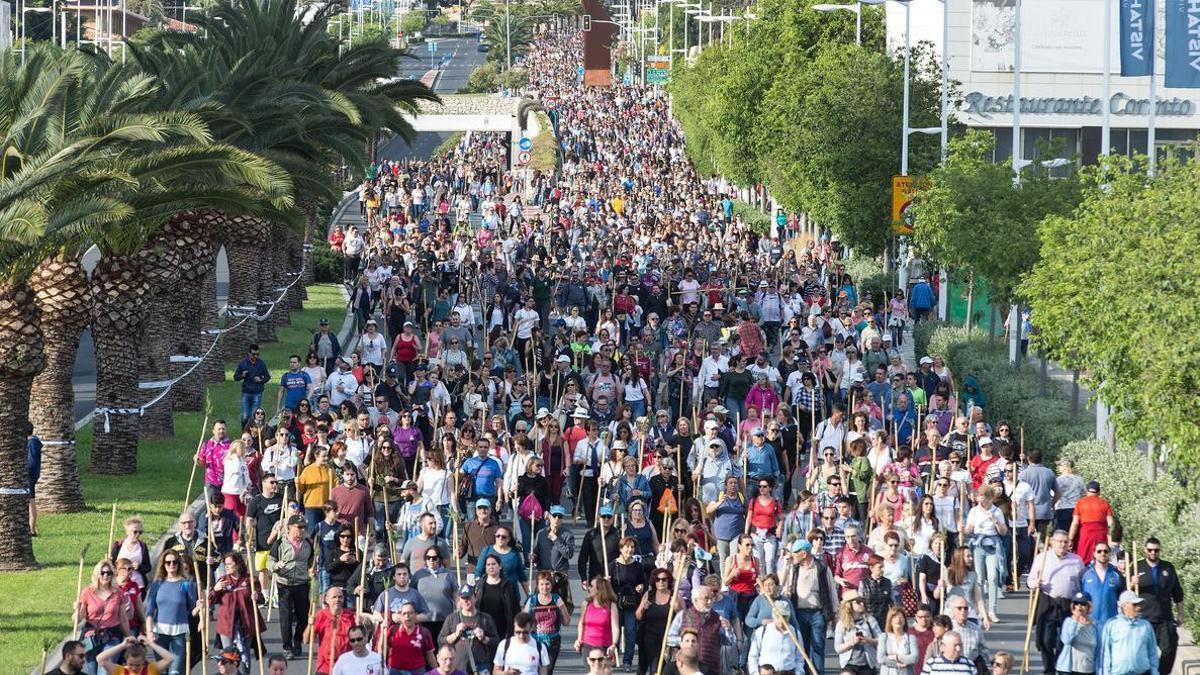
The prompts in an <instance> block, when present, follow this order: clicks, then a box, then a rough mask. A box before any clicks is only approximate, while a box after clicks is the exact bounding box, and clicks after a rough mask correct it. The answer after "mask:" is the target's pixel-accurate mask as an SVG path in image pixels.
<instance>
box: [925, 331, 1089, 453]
mask: <svg viewBox="0 0 1200 675" xmlns="http://www.w3.org/2000/svg"><path fill="white" fill-rule="evenodd" d="M913 353H914V354H917V355H926V354H928V355H930V356H933V355H939V354H940V355H941V356H942V357H943V358H944V359H945V360H946V365H948V366H950V370H951V372H953V373H954V379H955V382H956V383H957V385H958V386H959V387H961V386H962V383H963V380H964V379H965V378H966V377H967V376H968V375H974V376H975V380H976V381H977V382H978V383H979V387H980V389H981V390H982V391H983V393H984V395H985V396H986V397H987V405H985V406H984V412H985V414H986V416H987V419H988V420H991V421H995V420H999V419H1005V420H1008V421H1009V423H1011V424H1012V425H1013V426H1014V427H1015V428H1018V429H1019V428H1022V427H1023V428H1024V429H1025V447H1026V448H1039V449H1041V450H1042V451H1043V452H1044V453H1046V456H1047V457H1049V458H1053V457H1056V456H1057V454H1058V452H1059V451H1060V450H1061V449H1062V448H1063V446H1065V445H1067V444H1068V443H1071V442H1074V441H1079V440H1082V439H1086V438H1088V437H1089V436H1091V435H1092V432H1093V429H1094V427H1093V425H1092V424H1091V423H1089V422H1087V421H1086V419H1085V418H1086V415H1080V416H1079V418H1078V419H1075V420H1072V419H1071V402H1070V400H1069V399H1068V398H1067V397H1066V395H1065V394H1064V393H1063V392H1062V390H1061V389H1059V388H1058V386H1057V385H1055V384H1049V385H1048V386H1047V387H1046V395H1044V396H1043V395H1041V394H1040V393H1039V392H1040V391H1041V389H1042V379H1041V373H1040V372H1038V369H1037V368H1035V367H1034V366H1033V365H1032V364H1030V363H1029V362H1027V361H1026V362H1023V363H1022V364H1021V367H1020V368H1019V369H1015V370H1014V369H1013V367H1012V366H1011V365H1009V363H1008V347H1007V345H1006V344H1004V343H1003V342H1001V341H997V342H996V343H995V344H989V341H988V336H987V333H984V332H983V331H981V330H978V329H972V330H970V331H967V329H966V328H962V327H958V326H950V325H947V324H944V323H940V322H926V323H922V324H920V325H918V326H916V327H915V328H914V329H913Z"/></svg>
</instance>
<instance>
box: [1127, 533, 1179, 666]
mask: <svg viewBox="0 0 1200 675" xmlns="http://www.w3.org/2000/svg"><path fill="white" fill-rule="evenodd" d="M1142 550H1143V552H1144V553H1145V556H1146V557H1145V558H1144V559H1143V560H1139V561H1138V563H1137V567H1136V569H1134V571H1133V574H1132V577H1133V578H1134V579H1136V581H1135V582H1134V588H1135V589H1137V591H1136V592H1137V593H1138V595H1139V596H1140V597H1141V598H1142V600H1144V601H1145V604H1144V606H1143V607H1142V616H1144V617H1145V620H1146V621H1149V622H1150V625H1151V627H1153V628H1154V638H1155V641H1156V642H1157V643H1158V648H1159V650H1160V651H1161V652H1162V654H1161V656H1160V657H1159V672H1160V673H1162V675H1167V673H1170V672H1171V670H1172V669H1173V668H1174V666H1175V654H1176V652H1177V651H1178V649H1179V633H1178V632H1177V627H1178V626H1179V625H1181V624H1182V623H1183V597H1184V596H1183V586H1182V585H1181V584H1180V582H1179V574H1178V573H1177V572H1176V571H1175V566H1174V565H1172V564H1171V563H1169V562H1167V561H1166V560H1163V559H1162V543H1160V542H1159V540H1158V539H1157V538H1156V537H1148V538H1147V539H1146V544H1145V547H1144V548H1143V549H1142ZM1122 597H1124V594H1122ZM1119 604H1120V603H1119V602H1118V605H1119Z"/></svg>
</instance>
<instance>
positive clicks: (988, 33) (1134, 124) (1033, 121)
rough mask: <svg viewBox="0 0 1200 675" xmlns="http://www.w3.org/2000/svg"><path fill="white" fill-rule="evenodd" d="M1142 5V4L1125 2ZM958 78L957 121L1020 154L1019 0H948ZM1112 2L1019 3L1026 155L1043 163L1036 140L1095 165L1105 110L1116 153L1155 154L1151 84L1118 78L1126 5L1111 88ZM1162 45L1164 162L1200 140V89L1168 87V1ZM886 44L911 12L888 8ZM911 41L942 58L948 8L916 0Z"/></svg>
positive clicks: (1002, 155)
mask: <svg viewBox="0 0 1200 675" xmlns="http://www.w3.org/2000/svg"><path fill="white" fill-rule="evenodd" d="M1124 1H1125V2H1133V3H1137V2H1139V1H1140V0H1124ZM947 2H948V3H949V7H948V16H949V41H948V44H949V63H950V78H951V79H952V80H955V81H957V82H958V83H960V84H959V94H960V101H959V105H958V106H957V109H956V110H955V116H956V119H957V120H958V121H959V122H960V123H963V124H965V125H966V126H968V127H973V128H980V129H988V130H990V131H992V133H993V134H995V136H996V141H997V143H996V157H995V159H996V160H997V161H1003V160H1006V159H1008V158H1010V157H1011V155H1012V134H1013V130H1012V123H1013V120H1012V111H1013V106H1014V102H1013V97H1012V93H1013V67H1014V50H1013V45H1014V42H1015V32H1016V30H1015V29H1016V22H1015V19H1016V11H1015V7H1016V3H1015V0H947ZM1105 2H1106V0H1025V1H1024V2H1022V4H1021V25H1020V32H1021V35H1020V39H1021V54H1020V57H1021V59H1020V60H1021V76H1020V77H1021V83H1020V84H1021V109H1020V110H1021V148H1022V151H1021V156H1022V157H1023V158H1025V159H1041V158H1039V157H1037V156H1036V154H1037V146H1038V141H1039V140H1041V141H1051V140H1054V141H1061V142H1062V143H1064V144H1065V152H1066V154H1068V155H1071V156H1077V157H1079V158H1080V159H1081V160H1082V161H1083V162H1084V163H1091V162H1094V161H1095V160H1096V157H1097V156H1098V155H1099V154H1100V152H1101V128H1102V125H1103V117H1104V110H1105V108H1107V109H1108V110H1109V112H1110V115H1111V118H1110V119H1111V121H1110V129H1111V146H1112V151H1113V152H1114V153H1126V154H1128V153H1132V152H1140V153H1143V154H1145V153H1146V152H1147V150H1148V148H1147V139H1148V133H1147V129H1148V125H1149V111H1150V100H1149V95H1150V79H1149V78H1148V77H1142V78H1126V77H1120V70H1121V64H1120V55H1119V52H1118V43H1119V40H1118V30H1119V28H1118V16H1119V8H1118V5H1119V3H1120V2H1122V0H1107V2H1110V3H1111V22H1110V30H1111V34H1110V37H1111V39H1110V40H1109V41H1108V43H1109V47H1110V64H1111V65H1110V67H1111V72H1112V73H1113V75H1112V77H1111V79H1110V85H1109V90H1108V92H1107V95H1106V94H1105V88H1104V80H1105V78H1104V48H1105V35H1104V34H1105ZM1156 4H1157V6H1158V8H1159V16H1158V17H1157V20H1156V21H1155V25H1156V26H1158V39H1157V40H1155V44H1156V49H1155V50H1154V51H1155V63H1156V65H1155V72H1156V75H1155V77H1156V78H1157V92H1156V97H1155V98H1156V99H1157V110H1156V121H1155V147H1156V149H1157V151H1158V153H1159V156H1160V157H1162V156H1163V155H1164V154H1166V153H1170V152H1186V146H1187V144H1188V143H1190V142H1191V141H1192V140H1194V139H1195V138H1196V136H1197V134H1198V133H1200V89H1168V88H1167V87H1166V86H1165V85H1164V83H1163V76H1162V73H1163V58H1162V50H1163V32H1162V30H1163V29H1162V27H1163V25H1164V23H1163V19H1162V7H1163V3H1162V2H1159V3H1156ZM886 8H887V9H886V11H887V32H888V43H889V44H890V45H891V46H893V47H896V46H903V44H904V29H905V11H906V10H905V6H904V5H902V4H900V3H893V2H889V3H887V5H886ZM910 9H911V11H912V16H911V26H912V35H911V39H912V43H913V44H914V45H916V44H918V43H920V42H929V43H931V45H932V47H933V51H934V53H935V54H937V55H939V56H940V54H941V43H942V26H943V11H944V9H943V5H942V2H939V1H938V0H912V2H911V4H910Z"/></svg>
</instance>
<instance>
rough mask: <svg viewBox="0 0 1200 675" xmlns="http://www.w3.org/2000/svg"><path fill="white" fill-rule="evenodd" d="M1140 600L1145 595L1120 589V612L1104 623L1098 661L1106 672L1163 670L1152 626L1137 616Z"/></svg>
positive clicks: (1138, 674)
mask: <svg viewBox="0 0 1200 675" xmlns="http://www.w3.org/2000/svg"><path fill="white" fill-rule="evenodd" d="M1143 602H1145V599H1144V598H1142V597H1141V596H1139V595H1138V594H1137V593H1134V592H1133V591H1125V592H1123V593H1121V597H1120V598H1118V599H1117V606H1118V607H1119V608H1120V614H1118V615H1117V616H1116V617H1114V618H1113V619H1112V620H1111V621H1109V622H1108V623H1106V624H1104V635H1103V637H1102V639H1101V641H1100V645H1101V646H1100V662H1101V663H1102V664H1103V667H1104V672H1105V674H1106V675H1143V674H1144V673H1162V672H1163V670H1162V661H1161V659H1160V657H1159V653H1158V648H1157V645H1156V644H1155V631H1154V627H1153V626H1151V625H1150V622H1149V621H1146V620H1145V619H1143V618H1142V617H1141V609H1142V603H1143ZM1166 672H1168V673H1169V672H1170V670H1169V669H1168V670H1167V671H1166Z"/></svg>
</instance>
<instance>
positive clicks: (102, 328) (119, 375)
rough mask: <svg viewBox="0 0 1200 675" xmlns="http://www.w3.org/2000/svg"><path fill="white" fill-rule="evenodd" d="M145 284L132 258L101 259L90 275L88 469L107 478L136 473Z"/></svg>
mask: <svg viewBox="0 0 1200 675" xmlns="http://www.w3.org/2000/svg"><path fill="white" fill-rule="evenodd" d="M149 293H150V283H149V281H148V280H147V279H146V275H145V274H144V273H143V271H142V269H141V265H140V264H139V262H138V261H137V260H136V259H135V258H134V257H133V256H117V255H106V256H104V257H102V258H101V259H100V262H99V264H97V265H96V269H95V271H94V272H93V273H92V338H93V339H94V340H95V342H96V408H97V411H98V412H100V411H104V410H107V411H108V414H107V415H105V414H100V415H99V416H98V417H97V419H96V422H95V433H94V436H93V440H92V457H91V465H90V468H91V470H92V471H93V472H95V473H99V474H108V475H128V474H132V473H136V472H137V445H138V435H139V433H140V426H141V421H142V420H141V417H140V416H139V414H138V413H137V412H136V411H137V410H138V409H139V408H140V407H141V405H142V403H143V402H144V400H145V399H146V398H149V397H152V396H153V395H154V394H155V393H156V392H150V396H149V397H148V396H144V395H142V393H141V392H140V390H139V389H138V363H139V358H140V355H139V352H140V347H141V344H140V343H141V340H139V339H137V336H138V335H139V334H140V333H141V332H142V330H143V328H144V326H145V316H146V307H145V303H146V301H147V298H148V296H149Z"/></svg>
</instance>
